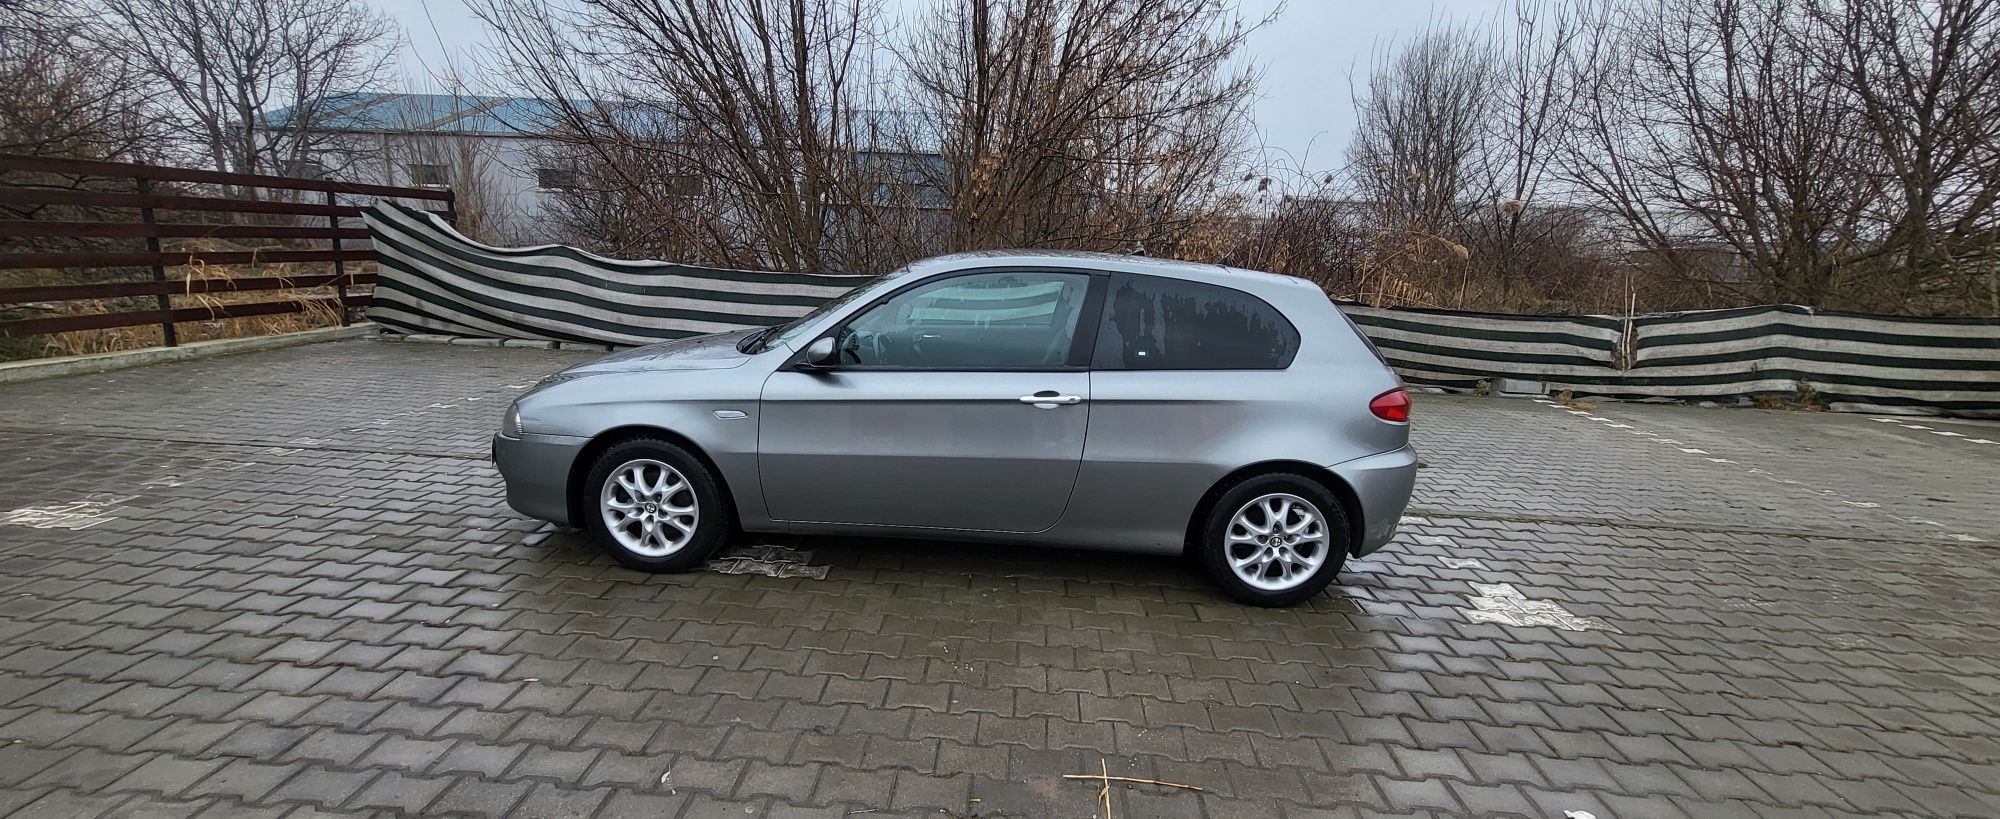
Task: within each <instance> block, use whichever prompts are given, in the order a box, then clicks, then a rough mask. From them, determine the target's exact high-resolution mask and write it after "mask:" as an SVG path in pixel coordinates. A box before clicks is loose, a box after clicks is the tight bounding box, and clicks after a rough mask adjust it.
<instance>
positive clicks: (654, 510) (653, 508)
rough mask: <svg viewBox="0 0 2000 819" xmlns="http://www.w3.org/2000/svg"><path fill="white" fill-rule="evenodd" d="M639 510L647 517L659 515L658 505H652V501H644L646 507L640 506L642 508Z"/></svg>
mask: <svg viewBox="0 0 2000 819" xmlns="http://www.w3.org/2000/svg"><path fill="white" fill-rule="evenodd" d="M640 509H642V510H643V511H645V513H646V514H648V515H653V514H658V513H659V511H660V505H659V504H657V503H654V502H652V501H646V505H645V506H642V507H640Z"/></svg>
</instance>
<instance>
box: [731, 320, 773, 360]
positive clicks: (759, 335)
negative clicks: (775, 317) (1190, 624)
mask: <svg viewBox="0 0 2000 819" xmlns="http://www.w3.org/2000/svg"><path fill="white" fill-rule="evenodd" d="M776 329H778V328H777V326H775V325H773V326H769V327H765V328H764V329H762V330H758V331H757V332H754V333H751V334H749V335H747V336H744V337H743V340H741V341H738V342H736V351H737V352H739V353H761V352H763V351H764V350H763V348H762V347H759V346H758V345H759V344H760V343H761V342H762V341H763V340H764V337H765V336H768V335H770V334H771V332H772V331H773V330H776Z"/></svg>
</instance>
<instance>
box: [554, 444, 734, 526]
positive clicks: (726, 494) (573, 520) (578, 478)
mask: <svg viewBox="0 0 2000 819" xmlns="http://www.w3.org/2000/svg"><path fill="white" fill-rule="evenodd" d="M640 438H656V439H659V440H662V441H665V442H667V443H670V444H673V445H674V446H677V447H680V448H681V449H684V450H687V453H688V454H690V455H693V456H694V457H695V460H698V461H701V465H702V467H703V468H705V469H707V470H708V474H710V475H712V476H714V478H715V485H716V486H717V487H720V488H721V490H722V502H723V503H725V504H728V506H729V510H730V511H732V512H736V513H737V514H732V515H730V516H729V517H730V520H731V521H732V522H733V523H732V525H734V526H738V527H740V526H741V525H742V522H741V518H742V515H741V510H740V509H739V508H738V507H737V505H736V493H735V492H734V491H733V490H731V489H730V488H729V476H727V475H725V474H723V472H722V469H721V467H719V466H717V465H716V463H715V458H714V457H712V456H710V455H709V454H708V451H707V450H704V449H702V447H701V445H700V444H697V443H695V442H694V439H692V438H689V437H687V436H686V435H682V434H680V433H678V432H675V431H673V430H670V429H666V428H664V427H656V426H649V425H645V424H628V425H625V426H620V427H613V428H611V429H607V430H605V431H603V432H600V433H598V434H596V435H594V436H591V439H590V443H587V444H584V445H583V449H581V450H578V451H577V453H576V460H575V461H573V462H571V463H570V465H569V477H567V478H565V479H564V480H563V491H564V494H565V495H567V496H568V502H569V520H570V525H571V526H574V527H577V528H588V527H587V526H586V523H587V522H588V521H589V520H590V517H589V516H590V514H591V509H590V507H589V504H587V503H585V501H584V496H583V491H582V489H583V487H582V484H583V482H584V481H585V480H586V479H588V478H589V477H590V468H591V467H592V466H595V465H596V464H597V459H598V457H599V456H602V455H603V454H604V452H605V451H606V450H608V449H610V448H612V447H614V446H617V445H619V444H622V443H625V442H626V441H632V440H637V439H640Z"/></svg>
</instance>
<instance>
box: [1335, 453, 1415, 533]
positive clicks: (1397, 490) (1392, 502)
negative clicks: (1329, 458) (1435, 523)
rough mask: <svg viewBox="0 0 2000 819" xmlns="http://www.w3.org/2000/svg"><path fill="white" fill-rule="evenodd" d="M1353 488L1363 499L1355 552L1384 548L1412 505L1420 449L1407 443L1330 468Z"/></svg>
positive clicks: (1357, 497)
mask: <svg viewBox="0 0 2000 819" xmlns="http://www.w3.org/2000/svg"><path fill="white" fill-rule="evenodd" d="M1327 469H1329V470H1332V472H1333V474H1335V475H1339V476H1340V478H1341V480H1344V481H1346V482H1347V485H1348V486H1349V487H1351V488H1352V489H1353V490H1354V496H1355V498H1356V499H1357V500H1359V501H1360V502H1361V523H1362V526H1363V529H1362V535H1361V542H1360V543H1358V544H1355V547H1354V554H1356V555H1365V554H1368V553H1369V552H1373V551H1375V550H1376V549H1380V548H1382V546H1383V545H1384V544H1387V543H1388V542H1389V540H1390V539H1391V538H1393V537H1395V536H1396V524H1398V523H1400V522H1401V521H1402V519H1403V509H1404V507H1407V506H1409V505H1410V491H1411V490H1412V489H1414V488H1415V487H1416V485H1417V450H1416V449H1415V448H1414V447H1408V446H1405V447H1403V448H1402V449H1395V450H1390V451H1388V452H1384V453H1381V454H1378V455H1370V456H1368V457H1366V458H1356V459H1354V460H1352V461H1347V462H1346V463H1339V464H1334V465H1333V466H1330V467H1327Z"/></svg>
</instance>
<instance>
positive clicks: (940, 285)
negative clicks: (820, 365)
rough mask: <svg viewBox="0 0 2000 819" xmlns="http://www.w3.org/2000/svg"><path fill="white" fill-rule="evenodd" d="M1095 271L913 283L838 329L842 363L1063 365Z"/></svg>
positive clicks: (968, 366) (976, 276)
mask: <svg viewBox="0 0 2000 819" xmlns="http://www.w3.org/2000/svg"><path fill="white" fill-rule="evenodd" d="M1089 291H1090V277H1089V276H1087V275H1084V274H1080V273H1026V272H1023V273H1012V272H1010V273H976V274H972V275H969V276H954V277H951V278H948V279H940V280H938V281H934V282H930V283H927V284H923V285H919V286H917V287H913V288H911V289H909V290H905V291H903V292H901V293H898V294H896V295H894V296H891V297H890V298H889V300H888V301H885V302H883V303H881V304H878V305H876V306H874V307H872V308H869V310H868V311H867V312H865V313H863V314H862V315H861V316H860V317H858V318H856V319H854V320H853V321H852V322H849V323H848V325H847V327H845V328H844V329H842V330H841V333H840V338H839V339H838V341H837V347H838V349H839V351H840V362H841V364H843V365H845V366H862V367H917V368H925V369H1007V368H1034V367H1060V366H1063V365H1064V363H1065V362H1067V361H1068V359H1069V348H1070V343H1071V340H1072V339H1074V338H1075V337H1076V326H1077V318H1078V315H1079V314H1080V313H1081V311H1082V308H1083V300H1084V296H1085V294H1087V293H1088V292H1089Z"/></svg>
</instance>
